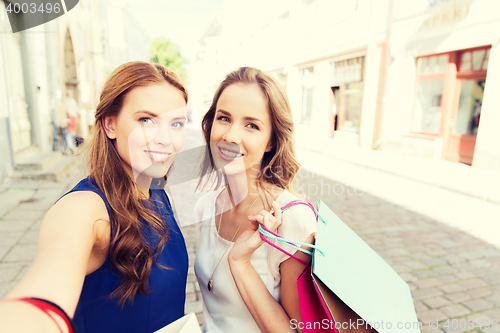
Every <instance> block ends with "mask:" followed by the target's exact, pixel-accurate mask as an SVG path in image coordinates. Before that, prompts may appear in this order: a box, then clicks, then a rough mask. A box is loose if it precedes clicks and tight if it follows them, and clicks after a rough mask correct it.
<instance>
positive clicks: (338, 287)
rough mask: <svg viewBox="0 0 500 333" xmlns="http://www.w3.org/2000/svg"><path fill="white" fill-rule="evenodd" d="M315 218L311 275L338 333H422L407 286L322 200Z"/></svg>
mask: <svg viewBox="0 0 500 333" xmlns="http://www.w3.org/2000/svg"><path fill="white" fill-rule="evenodd" d="M317 213H318V225H317V234H316V243H315V244H316V247H317V248H319V249H321V251H322V252H323V253H324V255H319V254H317V253H315V254H314V256H313V268H312V276H313V279H314V281H315V283H316V285H317V286H318V288H319V290H320V291H321V294H322V296H323V298H324V299H325V301H326V302H327V303H328V308H329V310H330V311H331V312H332V317H333V318H334V320H335V325H336V327H337V328H338V329H339V331H340V332H341V333H344V332H351V331H353V332H354V331H357V330H366V328H367V327H368V328H369V326H366V325H367V324H369V325H370V326H371V327H372V328H374V329H375V330H377V331H378V332H379V333H389V332H391V333H392V332H405V333H406V332H410V333H411V332H420V327H421V326H420V324H419V322H418V319H417V316H416V313H415V307H414V305H413V300H412V297H411V293H410V288H409V286H408V284H407V283H406V282H405V281H404V280H403V279H402V278H401V277H400V276H399V275H398V274H397V273H396V272H395V271H394V270H393V269H392V268H391V267H390V266H389V265H388V264H387V263H386V262H385V261H384V260H383V259H382V258H381V257H380V256H379V255H378V254H377V253H376V252H375V251H374V250H373V249H372V248H370V246H368V244H366V243H365V242H364V241H363V240H362V239H361V238H360V237H359V236H358V235H357V234H356V233H355V232H354V231H352V230H351V229H350V228H349V227H348V226H347V225H346V224H345V223H344V222H342V220H341V219H340V218H339V217H338V216H337V215H335V213H333V212H332V211H331V210H330V208H328V206H327V205H326V204H325V203H324V202H323V201H320V203H319V206H318V209H317ZM342 303H343V304H342ZM344 304H345V305H347V306H344ZM353 312H355V314H357V316H356V315H355V314H353ZM358 316H359V317H360V318H362V319H363V320H364V321H365V322H364V323H363V320H361V319H360V318H359V317H358ZM356 318H358V319H356ZM353 321H356V322H357V323H353Z"/></svg>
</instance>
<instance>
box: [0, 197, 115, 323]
mask: <svg viewBox="0 0 500 333" xmlns="http://www.w3.org/2000/svg"><path fill="white" fill-rule="evenodd" d="M106 230H107V234H106ZM106 235H107V237H106ZM106 242H107V243H108V244H109V217H108V214H107V212H106V207H105V205H104V202H103V201H102V199H101V198H100V197H99V196H98V195H97V194H95V193H93V192H89V191H79V192H72V193H70V194H67V195H66V196H64V197H63V198H62V199H60V200H59V201H58V202H57V203H56V204H55V205H54V206H53V207H52V208H51V209H50V210H49V211H48V212H47V214H46V216H45V218H44V220H43V223H42V227H41V229H40V235H39V243H38V252H37V255H36V258H35V261H34V262H33V265H32V266H31V268H30V269H29V271H28V272H27V274H26V276H25V277H24V278H23V279H22V280H21V282H19V284H18V285H17V286H16V287H15V288H14V289H13V290H12V291H11V292H10V293H9V294H8V295H7V297H6V300H3V301H0V332H59V329H58V327H57V326H56V325H55V323H54V322H53V321H52V320H51V319H50V318H49V316H48V315H46V314H45V313H43V312H42V311H41V310H39V309H38V308H36V307H35V306H33V305H30V304H27V303H24V302H19V301H12V300H13V299H16V298H24V297H36V298H42V299H46V300H48V301H51V302H53V303H55V304H57V305H59V306H60V307H61V308H62V309H63V310H64V311H65V312H66V313H67V314H68V315H69V316H70V317H73V315H74V313H75V310H76V306H77V304H78V299H79V297H80V293H81V290H82V286H83V281H84V279H85V275H86V274H89V273H90V272H91V271H93V270H95V269H97V268H98V267H99V266H100V264H99V262H100V261H101V258H100V257H101V255H100V253H105V252H102V251H105V248H104V247H103V245H104V244H107V243H106ZM96 266H97V267H96ZM61 324H62V321H61ZM63 326H64V325H61V327H63Z"/></svg>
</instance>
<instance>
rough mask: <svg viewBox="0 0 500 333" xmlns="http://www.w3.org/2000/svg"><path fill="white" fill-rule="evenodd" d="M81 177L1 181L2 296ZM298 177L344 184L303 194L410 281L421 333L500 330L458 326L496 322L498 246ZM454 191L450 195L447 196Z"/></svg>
mask: <svg viewBox="0 0 500 333" xmlns="http://www.w3.org/2000/svg"><path fill="white" fill-rule="evenodd" d="M81 177H82V172H81V170H80V169H75V170H74V171H73V172H72V173H71V174H70V175H69V176H68V177H66V178H65V179H64V180H62V181H60V182H51V181H26V180H24V181H23V180H13V179H11V180H7V181H6V182H4V183H3V184H2V185H1V186H0V202H2V205H1V208H0V297H3V296H5V295H6V293H7V292H8V291H9V290H11V288H12V287H13V286H14V285H15V284H17V283H18V282H19V281H20V279H21V278H22V277H23V275H24V274H25V273H26V271H27V269H28V268H29V266H30V264H31V262H32V260H33V259H34V256H35V254H36V249H37V237H38V231H39V228H40V225H41V221H42V219H43V216H44V214H45V212H46V211H47V210H48V209H49V208H50V206H51V205H52V204H53V203H54V201H55V200H57V198H59V197H60V196H61V195H62V194H63V193H65V192H66V191H67V190H69V189H70V188H71V187H72V186H74V185H75V184H76V183H77V182H78V181H79V180H80V179H81ZM391 177H392V178H391V179H392V180H391V181H392V183H388V181H387V180H385V181H386V183H387V187H392V188H394V187H395V186H397V185H398V184H401V183H402V180H401V179H399V178H398V177H397V176H391ZM387 179H389V178H387ZM298 181H299V183H298V185H299V186H298V188H304V187H300V186H303V185H306V187H305V188H308V189H312V188H314V187H316V188H321V189H326V188H337V189H339V188H342V189H343V191H342V194H338V195H337V194H335V195H325V194H324V193H321V191H316V192H315V193H308V195H307V197H306V199H308V200H309V201H311V202H313V203H315V202H316V201H318V200H320V199H321V200H323V201H324V202H325V203H326V204H327V205H328V206H329V207H330V208H331V209H332V210H333V211H334V212H335V213H336V214H337V215H338V216H339V217H340V218H341V219H342V220H343V221H344V222H345V223H346V224H347V225H348V226H349V227H350V228H352V229H353V230H354V231H355V232H356V233H357V234H358V235H359V236H361V237H362V238H363V239H364V240H365V241H366V242H367V243H368V244H369V245H370V246H371V247H372V248H373V249H374V250H375V251H377V253H378V254H379V255H380V256H382V257H383V258H384V259H385V260H386V261H387V262H388V263H389V264H390V265H391V266H392V267H393V268H394V270H395V271H396V272H398V273H399V274H400V276H401V277H402V278H403V279H404V280H405V281H406V282H407V283H408V284H409V286H410V289H411V291H412V296H413V299H414V304H415V308H416V311H417V317H418V319H419V320H420V321H421V322H422V324H423V328H422V332H428V331H432V332H443V331H445V332H469V331H475V332H492V333H493V332H500V329H499V327H498V326H497V327H496V328H490V329H487V330H486V329H479V328H473V329H471V328H465V329H460V324H462V326H463V325H464V323H467V325H470V322H469V320H473V321H475V322H476V323H478V322H479V320H481V321H482V322H483V323H484V322H485V321H489V322H490V323H491V322H492V321H493V320H500V249H499V248H497V247H496V246H494V245H492V244H490V243H487V242H486V241H484V240H482V239H480V238H476V237H475V236H472V235H471V234H470V233H467V232H465V231H463V230H461V229H459V228H456V227H453V226H451V225H450V224H449V223H443V222H441V221H438V220H436V219H434V218H431V217H429V214H427V213H428V212H427V211H417V210H416V209H408V208H406V207H404V206H403V205H402V204H396V203H393V202H390V201H388V200H386V199H382V198H380V197H377V196H375V195H373V194H370V193H368V192H367V191H360V190H359V188H357V187H354V186H351V187H350V186H347V185H345V184H343V183H340V182H337V181H334V180H331V179H329V178H326V177H324V176H321V175H318V174H315V173H307V174H306V175H303V174H301V175H300V176H299V179H298ZM426 186H430V185H426ZM408 190H411V189H410V188H408ZM187 191H189V188H188V187H186V193H184V194H183V195H182V197H180V198H174V200H180V201H181V202H183V205H187V206H188V207H189V206H191V205H193V206H194V201H195V200H196V199H195V198H194V197H193V196H192V195H191V193H188V192H187ZM443 195H444V194H440V196H443ZM454 195H456V194H454V193H451V192H450V196H454ZM463 200H465V201H467V200H469V201H467V202H469V203H470V207H468V208H469V209H472V210H474V209H475V208H474V207H475V206H474V204H475V203H476V202H477V199H472V198H470V199H467V198H464V199H463ZM191 207H192V206H191ZM457 209H458V207H457ZM491 209H498V207H497V206H492V207H491ZM452 213H453V212H452V211H450V214H452ZM188 215H189V214H187V213H183V215H182V216H179V219H180V220H187V219H189V218H190V217H189V216H188ZM470 223H471V224H472V225H473V224H474V223H475V222H474V221H473V220H470ZM194 228H195V226H193V225H189V226H185V227H183V228H182V230H183V232H184V237H185V239H186V244H187V248H188V251H189V256H190V267H189V275H188V285H187V303H186V313H188V312H195V313H197V316H198V319H199V321H200V322H201V320H202V315H201V311H202V298H201V293H200V292H199V287H198V284H197V282H196V277H195V275H194V269H193V265H194V257H195V254H196V251H195V236H194ZM370 274H376V272H371V273H370ZM447 319H450V321H448V326H449V327H446V325H447V324H446V323H447V321H446V320H447ZM453 319H458V321H456V320H455V321H454V320H453ZM436 320H438V321H439V329H430V327H429V321H431V322H435V321H436ZM460 320H462V321H460ZM464 320H466V321H467V322H465V321H464ZM457 326H458V329H453V328H457Z"/></svg>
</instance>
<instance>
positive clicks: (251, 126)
mask: <svg viewBox="0 0 500 333" xmlns="http://www.w3.org/2000/svg"><path fill="white" fill-rule="evenodd" d="M247 126H249V127H250V128H253V129H256V130H257V131H258V130H259V126H257V125H255V124H251V123H250V124H248V125H247Z"/></svg>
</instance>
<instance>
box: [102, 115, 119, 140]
mask: <svg viewBox="0 0 500 333" xmlns="http://www.w3.org/2000/svg"><path fill="white" fill-rule="evenodd" d="M115 120H116V118H115V117H110V116H106V117H103V119H102V127H103V128H104V131H105V132H106V135H107V136H108V138H110V139H116V132H115V128H116V121H115Z"/></svg>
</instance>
